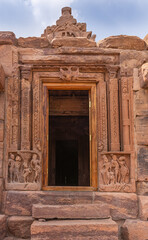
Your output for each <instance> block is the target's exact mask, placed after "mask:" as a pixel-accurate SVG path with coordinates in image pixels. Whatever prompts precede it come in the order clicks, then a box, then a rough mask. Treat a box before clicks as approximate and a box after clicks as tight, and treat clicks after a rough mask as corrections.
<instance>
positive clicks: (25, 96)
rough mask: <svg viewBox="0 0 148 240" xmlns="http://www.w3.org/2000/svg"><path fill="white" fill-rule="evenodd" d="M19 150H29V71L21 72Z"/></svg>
mask: <svg viewBox="0 0 148 240" xmlns="http://www.w3.org/2000/svg"><path fill="white" fill-rule="evenodd" d="M27 73H28V74H27ZM21 75H22V79H21V149H22V150H30V136H31V132H30V123H31V119H30V118H31V109H30V106H31V98H30V90H31V83H30V79H29V76H30V69H27V72H26V70H25V71H23V70H22V71H21Z"/></svg>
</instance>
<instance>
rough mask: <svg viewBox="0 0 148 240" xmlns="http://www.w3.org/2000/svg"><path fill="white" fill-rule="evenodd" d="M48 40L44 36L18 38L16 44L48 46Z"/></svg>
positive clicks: (28, 46) (31, 46)
mask: <svg viewBox="0 0 148 240" xmlns="http://www.w3.org/2000/svg"><path fill="white" fill-rule="evenodd" d="M49 45H50V44H49V41H48V40H47V39H46V38H39V37H28V38H22V37H21V38H19V39H18V46H19V47H23V48H47V47H49Z"/></svg>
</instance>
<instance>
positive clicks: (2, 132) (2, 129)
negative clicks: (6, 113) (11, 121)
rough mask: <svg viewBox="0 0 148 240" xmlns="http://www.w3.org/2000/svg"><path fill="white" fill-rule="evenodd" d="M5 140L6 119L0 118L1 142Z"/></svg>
mask: <svg viewBox="0 0 148 240" xmlns="http://www.w3.org/2000/svg"><path fill="white" fill-rule="evenodd" d="M3 140H4V121H3V120H0V142H3Z"/></svg>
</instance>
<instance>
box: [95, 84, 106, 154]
mask: <svg viewBox="0 0 148 240" xmlns="http://www.w3.org/2000/svg"><path fill="white" fill-rule="evenodd" d="M97 101H98V103H97V106H98V109H97V110H98V111H97V121H98V151H99V152H101V151H103V150H104V151H107V102H106V82H104V81H100V82H99V84H98V85H97Z"/></svg>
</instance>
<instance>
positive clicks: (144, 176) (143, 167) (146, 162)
mask: <svg viewBox="0 0 148 240" xmlns="http://www.w3.org/2000/svg"><path fill="white" fill-rule="evenodd" d="M137 150H138V154H137V162H138V171H137V174H138V181H148V146H147V147H146V146H138V148H137Z"/></svg>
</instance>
